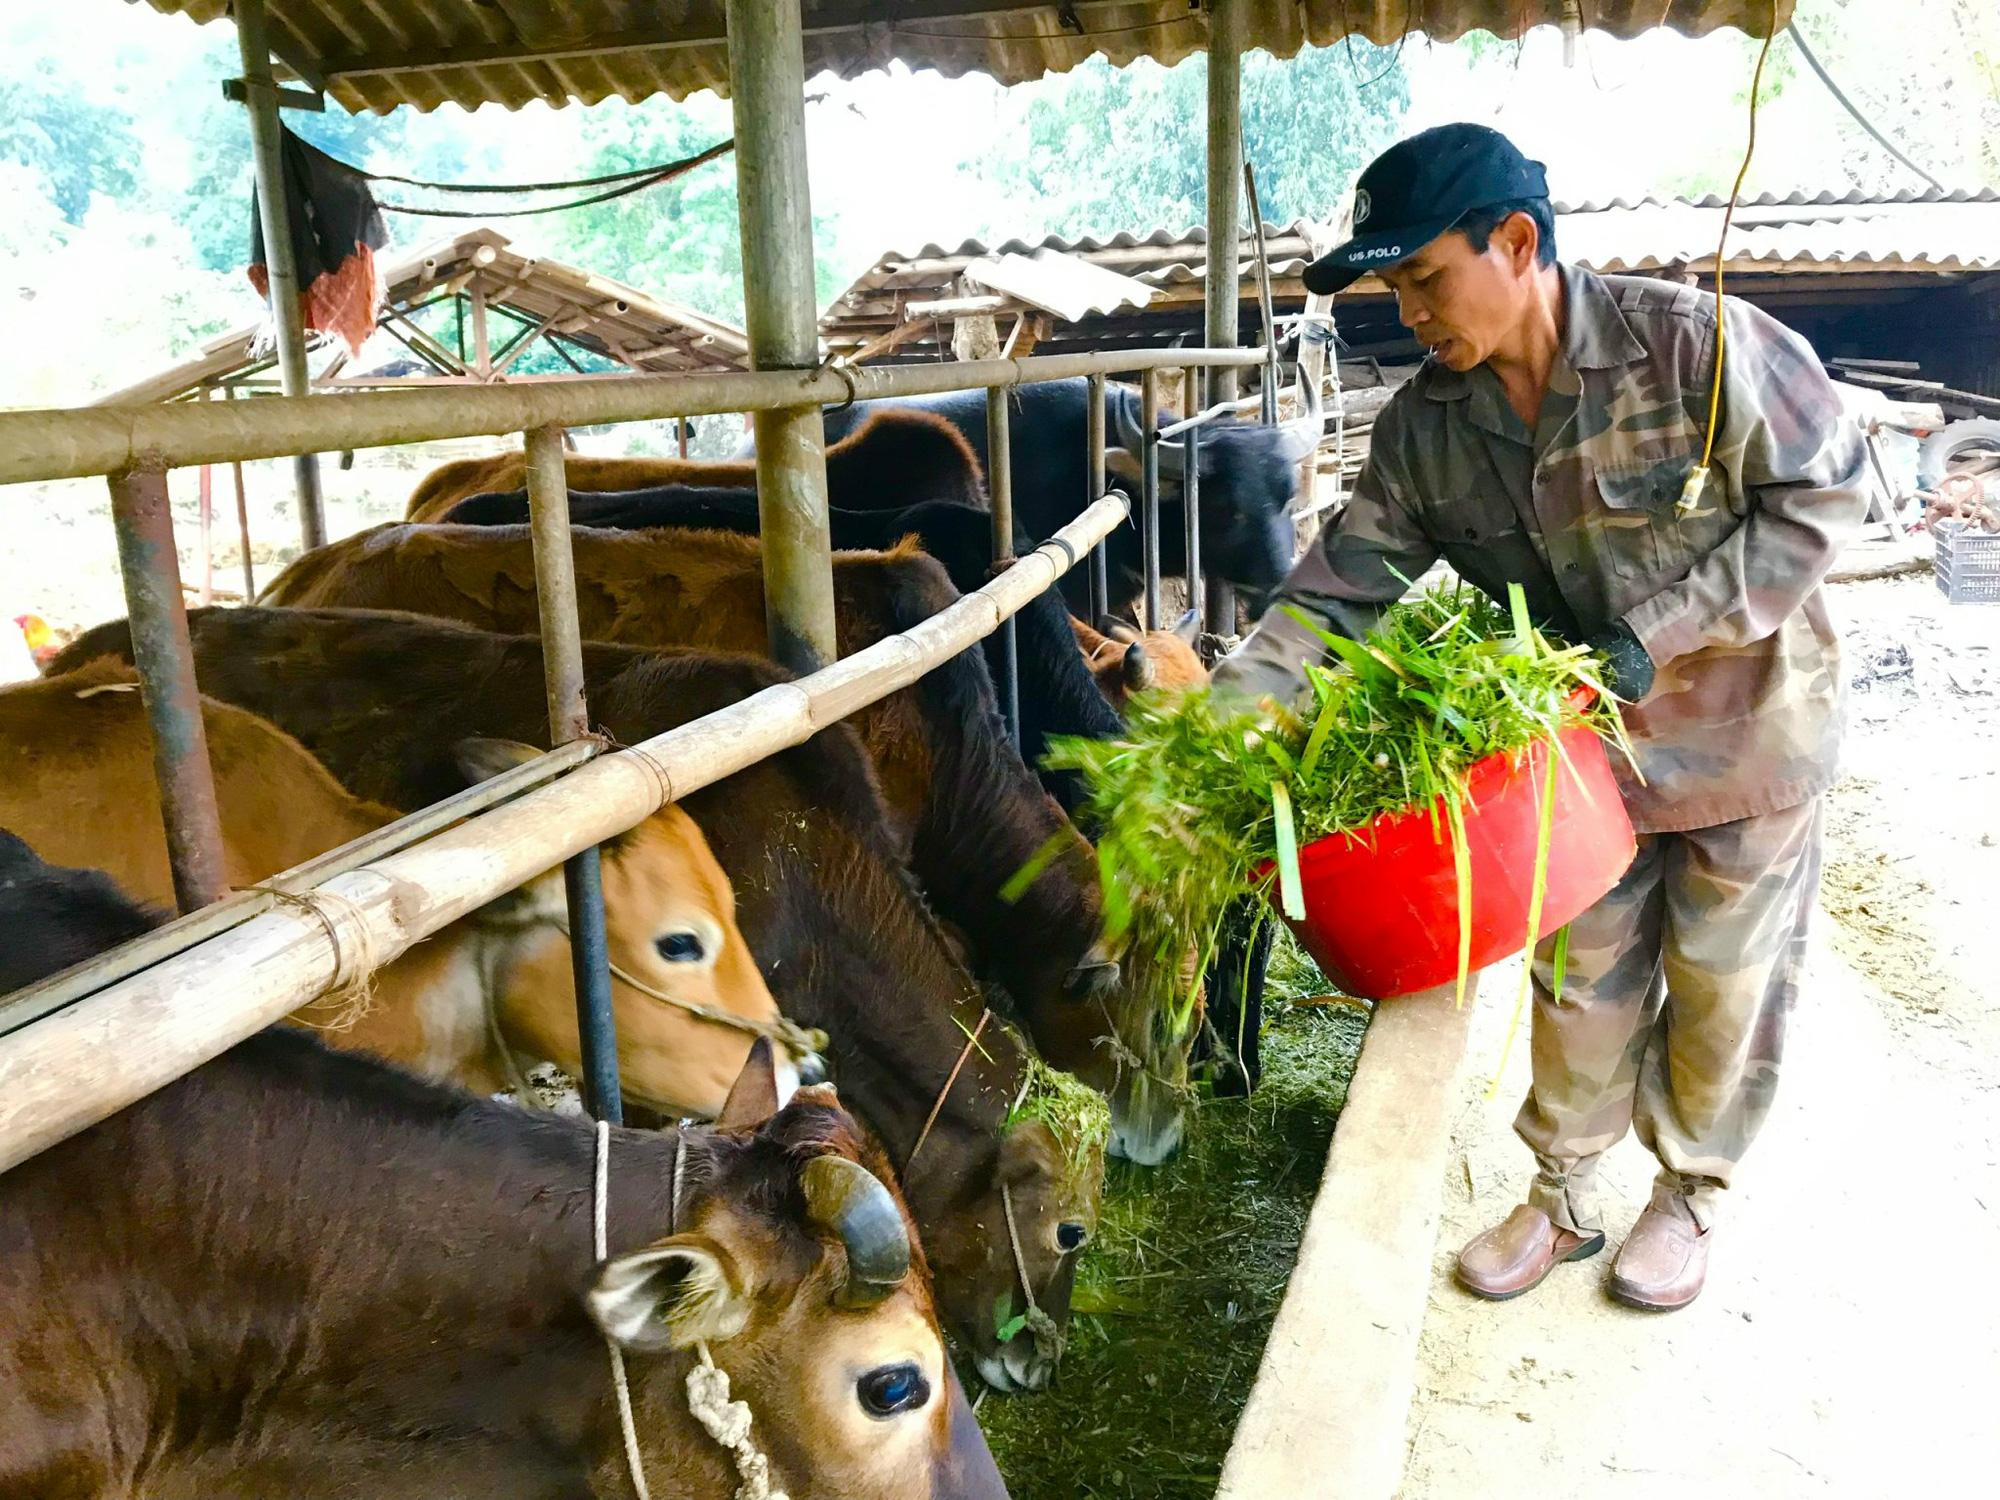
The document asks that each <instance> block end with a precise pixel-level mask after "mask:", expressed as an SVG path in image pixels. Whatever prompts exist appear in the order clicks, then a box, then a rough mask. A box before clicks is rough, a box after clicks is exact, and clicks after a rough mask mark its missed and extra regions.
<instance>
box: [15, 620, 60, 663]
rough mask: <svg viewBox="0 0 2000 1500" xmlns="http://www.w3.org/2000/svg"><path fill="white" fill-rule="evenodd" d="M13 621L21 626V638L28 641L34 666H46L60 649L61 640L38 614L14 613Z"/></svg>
mask: <svg viewBox="0 0 2000 1500" xmlns="http://www.w3.org/2000/svg"><path fill="white" fill-rule="evenodd" d="M14 623H15V624H16V625H18V626H20V627H21V639H22V640H24V641H26V642H27V643H28V654H29V655H30V656H32V657H34V659H35V665H36V666H38V667H45V666H47V665H48V664H49V662H50V661H52V660H53V659H54V658H55V654H56V653H57V652H58V651H60V650H62V642H61V641H59V640H57V639H56V633H55V632H54V631H53V630H51V629H49V622H48V621H47V620H44V619H43V618H42V617H41V616H40V615H16V616H14Z"/></svg>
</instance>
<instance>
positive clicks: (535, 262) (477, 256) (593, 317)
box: [95, 229, 750, 406]
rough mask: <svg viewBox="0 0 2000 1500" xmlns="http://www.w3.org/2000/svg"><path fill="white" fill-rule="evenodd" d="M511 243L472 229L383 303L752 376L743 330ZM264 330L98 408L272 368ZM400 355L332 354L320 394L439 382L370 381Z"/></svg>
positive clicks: (240, 336)
mask: <svg viewBox="0 0 2000 1500" xmlns="http://www.w3.org/2000/svg"><path fill="white" fill-rule="evenodd" d="M510 244H511V242H510V241H509V240H508V238H507V236H506V235H504V234H501V233H500V232H499V231H498V230H495V229H468V230H465V231H463V232H462V233H460V234H458V235H456V236H454V237H453V238H451V239H449V240H444V241H441V242H439V243H437V244H433V245H430V246H427V247H425V248H424V249H421V250H418V251H415V252H414V253H412V254H410V255H407V256H405V257H403V258H402V259H401V260H398V261H396V262H394V263H393V264H391V265H389V266H387V267H385V268H384V270H383V272H382V291H383V302H384V304H385V305H386V306H387V307H388V308H389V309H392V310H395V311H398V312H402V311H406V310H408V309H410V308H412V307H415V306H417V305H419V304H427V303H429V302H431V301H432V300H434V299H439V298H444V297H467V296H470V295H473V294H475V293H476V294H477V295H480V296H483V297H484V298H485V299H486V303H487V306H488V307H489V308H497V309H501V310H503V311H505V312H507V313H510V314H512V315H513V317H514V318H516V319H519V320H521V321H523V322H525V323H527V324H529V325H530V326H542V325H544V324H545V325H546V327H547V330H548V331H549V332H553V333H555V334H558V335H560V336H561V337H562V338H563V339H564V340H565V341H566V342H568V343H569V344H572V345H575V346H576V347H577V348H581V349H587V350H589V351H590V352H592V353H593V354H597V355H599V356H601V357H603V358H605V359H609V360H612V361H615V362H616V363H618V364H619V365H622V366H624V367H625V368H626V369H629V370H633V371H637V372H640V373H643V374H649V375H652V374H676V373H685V372H688V371H693V370H744V369H748V368H749V365H750V356H749V341H748V339H747V337H746V336H745V335H744V333H743V330H742V329H740V328H735V327H732V326H731V325H729V324H727V323H724V322H720V321H719V320H717V319H715V318H711V317H709V316H708V315H707V314H706V313H700V312H696V311H695V310H694V309H693V308H691V307H682V306H681V305H679V304H678V303H674V302H666V301H663V300H661V299H659V298H657V297H652V296H649V295H648V294H646V293H645V292H642V291H640V290H639V289H638V288H636V287H630V286H627V285H625V284H624V283H623V282H621V281H613V280H611V278H609V277H608V276H598V275H595V274H593V273H592V272H589V271H584V270H579V269H578V268H577V267H575V266H568V265H564V264H563V263H562V262H561V261H554V260H543V259H540V258H538V257H536V256H532V255H524V254H522V253H520V252H519V251H517V250H513V249H510V248H509V246H510ZM398 331H399V332H401V333H403V334H404V335H405V336H406V337H407V336H409V334H410V329H409V326H408V325H407V324H404V325H401V326H400V328H399V329H398ZM264 332H265V330H263V329H261V328H254V327H253V328H239V329H237V330H236V331H235V332H234V333H229V334H225V335H223V336H222V337H221V338H218V339H215V340H213V341H212V342H210V343H208V344H206V345H204V346H203V348H202V351H201V353H200V354H199V355H197V356H196V357H195V358H193V359H190V360H184V361H182V362H181V363H180V364H177V365H174V366H172V367H170V368H168V369H165V370H161V371H159V372H157V373H156V374H153V375H149V376H147V377H146V378H145V379H144V380H141V381H138V382H136V383H135V384H132V385H129V386H126V387H125V388H124V389H122V390H118V391H114V392H112V393H111V394H110V395H108V396H105V397H102V398H101V399H100V400H99V401H98V402H97V403H95V404H97V405H100V406H108V405H127V404H130V403H133V402H153V401H173V400H176V399H178V398H180V397H183V396H187V395H191V394H193V393H195V392H197V391H201V390H206V389H210V388H213V387H215V386H219V385H224V384H230V383H233V382H235V381H237V380H239V379H241V378H243V377H245V376H248V375H252V374H255V373H257V372H259V371H261V370H265V369H268V368H269V367H270V366H271V365H272V364H273V363H274V361H275V358H276V356H275V355H274V354H273V353H272V351H271V349H270V347H269V340H268V339H267V338H263V337H261V335H262V334H263V333H264ZM518 333H519V330H518V329H516V328H514V327H513V326H512V325H510V324H505V323H502V324H498V325H496V326H495V327H494V328H493V343H494V348H493V351H492V359H493V362H494V364H495V366H496V368H497V367H498V366H499V364H500V362H501V361H502V360H503V359H504V358H505V352H504V350H503V347H502V345H503V342H504V341H505V340H506V339H508V338H511V337H516V336H518ZM400 348H401V346H400V345H398V344H396V343H395V341H394V339H393V337H392V336H391V335H390V334H389V333H388V332H387V331H386V329H384V330H378V331H377V332H376V334H375V335H374V336H373V337H372V338H371V339H370V340H369V342H368V343H367V344H365V345H363V346H362V351H361V357H360V358H358V359H355V360H352V361H350V360H347V359H344V358H341V357H339V356H335V359H334V361H333V362H332V364H331V365H330V366H329V367H328V368H329V370H330V371H331V374H329V375H324V376H322V375H316V376H315V377H314V379H313V387H314V389H316V390H333V389H343V388H344V389H352V388H356V387H363V386H371V387H372V386H384V385H404V384H411V383H419V382H421V381H423V380H426V379H432V378H435V377H434V376H433V374H432V373H431V372H430V371H428V370H426V371H425V373H423V374H421V375H418V376H416V377H413V378H412V377H406V376H401V375H388V376H384V375H380V374H371V373H369V372H371V371H377V370H379V369H380V367H381V366H382V364H383V363H384V360H385V358H387V359H392V360H394V362H395V363H398V364H405V365H406V364H408V363H409V361H406V360H400V359H396V358H395V356H397V354H398V352H399V350H400ZM445 353H446V354H447V355H449V354H450V353H451V351H445ZM460 378H462V379H467V380H495V381H504V380H507V379H509V378H510V377H509V376H508V375H507V373H506V371H505V370H504V369H498V372H497V373H493V374H490V375H486V376H481V375H479V374H478V373H477V371H476V370H469V371H468V373H467V374H466V375H465V376H463V377H460ZM511 378H513V379H524V378H525V379H537V378H546V377H535V376H527V377H522V376H519V375H516V376H513V377H511Z"/></svg>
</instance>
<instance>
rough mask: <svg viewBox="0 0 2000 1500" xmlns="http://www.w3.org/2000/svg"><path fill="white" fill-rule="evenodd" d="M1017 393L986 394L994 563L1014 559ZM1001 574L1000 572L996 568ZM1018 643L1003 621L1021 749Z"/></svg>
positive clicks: (1009, 713)
mask: <svg viewBox="0 0 2000 1500" xmlns="http://www.w3.org/2000/svg"><path fill="white" fill-rule="evenodd" d="M1012 395H1013V393H1012V392H1010V391H1009V390H1007V389H1006V387H1004V386H992V387H989V388H988V390H987V392H986V486H987V489H988V491H989V492H990V495H991V499H992V508H993V561H994V562H995V563H996V564H997V563H1003V562H1007V561H1009V560H1010V559H1012V557H1013V556H1014V447H1013V436H1012V431H1011V429H1010V428H1009V426H1008V413H1007V403H1008V401H1009V400H1010V399H1012ZM996 571H997V569H996ZM1016 649H1017V648H1016V646H1015V642H1014V617H1013V616H1012V615H1009V616H1008V617H1007V618H1006V619H1005V620H1002V621H1001V622H1000V659H1001V660H1002V661H1003V662H1004V663H1005V666H1004V667H1003V668H1002V669H1001V679H1002V680H1001V681H999V682H997V683H995V684H994V686H995V687H997V688H998V689H999V690H1000V713H1001V715H1002V717H1004V718H1005V719H1006V721H1007V737H1008V738H1009V739H1011V740H1012V741H1013V742H1014V748H1015V749H1016V750H1019V749H1020V748H1021V670H1020V660H1019V657H1018V656H1017V654H1016Z"/></svg>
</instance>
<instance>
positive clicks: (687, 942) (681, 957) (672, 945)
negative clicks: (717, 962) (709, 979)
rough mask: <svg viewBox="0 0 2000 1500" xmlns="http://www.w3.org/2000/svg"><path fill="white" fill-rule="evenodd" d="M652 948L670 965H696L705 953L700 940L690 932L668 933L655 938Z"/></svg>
mask: <svg viewBox="0 0 2000 1500" xmlns="http://www.w3.org/2000/svg"><path fill="white" fill-rule="evenodd" d="M653 947H654V948H655V949H657V950H658V952H659V955H660V957H662V958H664V959H665V960H666V961H667V962H668V963H670V964H698V963H700V962H701V961H702V958H703V956H704V955H705V953H706V950H705V949H704V948H703V947H702V945H701V939H700V938H699V937H698V936H696V935H695V934H694V933H692V932H670V933H668V934H667V935H666V936H665V937H663V938H655V939H654V940H653Z"/></svg>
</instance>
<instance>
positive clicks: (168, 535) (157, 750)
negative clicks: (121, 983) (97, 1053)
mask: <svg viewBox="0 0 2000 1500" xmlns="http://www.w3.org/2000/svg"><path fill="white" fill-rule="evenodd" d="M110 483H111V521H112V525H113V526H115V527H116V528H117V531H118V571H119V573H120V574H121V575H122V576H123V579H124V584H125V609H126V612H127V613H128V615H129V616H130V622H131V630H132V662H133V665H134V666H136V667H137V668H138V670H139V695H140V697H141V698H142V699H143V700H144V702H145V705H146V723H147V726H148V727H149V728H150V729H151V730H152V735H153V778H154V780H155V781H157V782H158V783H159V788H160V817H161V821H162V823H163V824H164V825H165V828H166V834H167V863H168V864H169V866H171V867H172V870H173V876H174V901H175V903H176V904H177V905H178V906H179V907H180V909H181V911H182V912H183V913H185V912H191V911H193V910H195V909H196V908H197V907H202V906H207V905H208V904H209V903H210V902H212V901H219V900H221V899H222V898H223V897H224V896H225V895H227V894H228V892H229V878H228V872H227V869H226V866H225V864H224V862H223V855H222V819H221V817H220V815H219V814H218V812H217V810H216V805H215V780H214V778H213V777H212V776H211V775H210V773H209V765H208V735H207V733H206V731H205V730H204V728H203V726H202V721H201V698H200V695H199V694H198V693H197V692H196V690H195V685H194V650H193V648H192V646H190V644H189V642H188V626H187V608H186V606H185V604H184V603H183V602H182V599H181V563H180V556H179V554H178V553H177V552H176V551H175V550H174V518H173V515H172V513H171V512H170V511H169V510H168V509H167V476H166V475H165V474H164V473H161V472H158V471H156V470H152V471H149V470H138V469H133V470H128V471H126V472H125V473H123V474H114V475H112V476H111V479H110Z"/></svg>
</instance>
